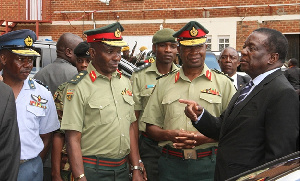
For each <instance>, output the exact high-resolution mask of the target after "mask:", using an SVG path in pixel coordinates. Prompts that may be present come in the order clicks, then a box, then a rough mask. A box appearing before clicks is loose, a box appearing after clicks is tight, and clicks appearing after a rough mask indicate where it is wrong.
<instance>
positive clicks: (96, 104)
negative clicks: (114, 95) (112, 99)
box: [89, 99, 110, 110]
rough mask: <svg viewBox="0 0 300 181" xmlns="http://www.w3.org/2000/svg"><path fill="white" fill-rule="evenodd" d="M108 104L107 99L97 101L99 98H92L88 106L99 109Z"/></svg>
mask: <svg viewBox="0 0 300 181" xmlns="http://www.w3.org/2000/svg"><path fill="white" fill-rule="evenodd" d="M109 104H110V103H109V100H101V101H99V99H93V100H92V101H90V102H89V106H90V107H91V108H95V109H100V110H102V109H104V108H105V107H107V106H108V105H109Z"/></svg>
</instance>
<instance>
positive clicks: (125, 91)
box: [121, 88, 132, 96]
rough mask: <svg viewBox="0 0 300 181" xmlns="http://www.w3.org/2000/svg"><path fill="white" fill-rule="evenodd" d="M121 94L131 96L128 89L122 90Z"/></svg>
mask: <svg viewBox="0 0 300 181" xmlns="http://www.w3.org/2000/svg"><path fill="white" fill-rule="evenodd" d="M121 94H122V95H129V96H132V92H131V91H130V90H129V89H126V88H125V89H124V90H122V92H121Z"/></svg>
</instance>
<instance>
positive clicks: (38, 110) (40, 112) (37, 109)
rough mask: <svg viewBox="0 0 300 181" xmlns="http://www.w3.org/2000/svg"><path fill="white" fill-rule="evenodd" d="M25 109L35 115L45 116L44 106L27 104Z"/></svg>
mask: <svg viewBox="0 0 300 181" xmlns="http://www.w3.org/2000/svg"><path fill="white" fill-rule="evenodd" d="M26 110H27V111H28V112H31V113H32V114H34V115H35V116H45V115H46V113H45V109H44V108H40V107H36V106H30V105H28V106H26Z"/></svg>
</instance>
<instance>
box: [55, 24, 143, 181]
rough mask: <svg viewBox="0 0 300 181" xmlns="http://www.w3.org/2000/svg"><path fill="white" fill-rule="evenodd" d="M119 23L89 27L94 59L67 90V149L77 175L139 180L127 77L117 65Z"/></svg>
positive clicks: (121, 43) (80, 177)
mask: <svg viewBox="0 0 300 181" xmlns="http://www.w3.org/2000/svg"><path fill="white" fill-rule="evenodd" d="M122 31H124V29H123V27H122V26H121V24H120V23H118V22H117V23H113V24H110V25H107V26H104V27H101V28H98V29H93V30H88V31H85V32H84V33H85V34H86V35H87V42H88V43H89V44H90V49H89V53H90V56H91V59H92V62H91V63H90V64H89V65H88V67H87V71H84V72H81V73H79V74H78V75H77V76H75V77H74V78H73V79H72V80H71V81H70V84H69V85H68V86H67V87H66V90H65V94H64V96H65V98H64V99H65V101H64V115H63V118H62V124H61V129H62V130H65V134H66V140H67V153H68V156H69V159H70V164H71V169H72V174H73V176H74V178H75V179H77V180H89V181H93V180H116V181H125V180H126V181H128V174H129V168H128V164H127V160H129V162H130V164H131V165H132V169H133V179H134V180H143V177H142V174H141V172H142V168H141V167H140V166H139V154H138V144H137V139H135V136H134V130H133V125H132V123H133V122H134V121H136V118H135V115H134V109H133V105H134V101H133V97H132V88H131V83H130V80H129V79H128V78H126V77H124V76H122V74H121V73H120V71H118V69H117V68H118V63H119V61H120V59H121V47H123V46H127V43H126V42H124V41H123V39H122V36H121V32H122Z"/></svg>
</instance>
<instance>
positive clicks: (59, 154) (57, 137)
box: [51, 41, 91, 181]
mask: <svg viewBox="0 0 300 181" xmlns="http://www.w3.org/2000/svg"><path fill="white" fill-rule="evenodd" d="M89 48H90V46H89V44H88V43H87V42H86V41H84V42H80V43H79V44H78V45H77V46H76V47H75V49H74V54H75V55H76V57H77V60H76V68H77V71H78V72H79V75H80V72H81V71H86V69H87V66H88V64H89V63H90V61H91V56H90V52H89ZM67 85H68V82H65V83H63V84H61V85H60V86H58V88H57V90H56V91H55V93H54V95H53V97H54V102H55V105H56V110H57V115H58V120H59V121H61V119H62V116H63V102H64V96H63V92H64V90H65V88H66V86H67ZM51 165H52V167H51V177H52V180H60V179H62V180H64V181H70V180H73V179H72V178H73V176H72V174H71V168H70V163H69V161H68V155H67V151H66V146H65V132H64V131H62V130H60V129H59V130H56V131H55V132H54V134H53V142H52V152H51Z"/></svg>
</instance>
